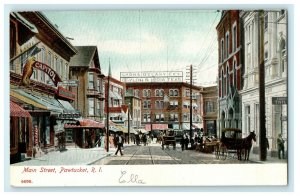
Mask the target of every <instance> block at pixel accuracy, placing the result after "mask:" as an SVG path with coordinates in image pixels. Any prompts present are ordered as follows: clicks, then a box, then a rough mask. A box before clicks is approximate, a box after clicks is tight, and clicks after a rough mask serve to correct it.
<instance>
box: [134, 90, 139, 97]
mask: <svg viewBox="0 0 300 196" xmlns="http://www.w3.org/2000/svg"><path fill="white" fill-rule="evenodd" d="M139 94H140V91H139V90H138V89H136V90H134V96H136V97H140V95H139Z"/></svg>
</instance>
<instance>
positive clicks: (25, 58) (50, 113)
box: [10, 12, 80, 162]
mask: <svg viewBox="0 0 300 196" xmlns="http://www.w3.org/2000/svg"><path fill="white" fill-rule="evenodd" d="M54 42H55V43H56V44H53V43H54ZM76 53H77V51H76V49H75V48H74V47H73V46H72V44H71V43H70V42H69V41H68V40H67V39H66V38H65V36H63V35H62V34H61V33H60V32H59V30H58V29H57V28H56V27H55V26H54V25H52V24H51V23H50V22H49V20H48V19H47V18H46V17H45V16H44V15H43V14H42V13H41V12H12V13H10V101H11V102H13V103H12V104H11V106H12V107H13V108H14V111H16V110H21V109H23V110H25V111H26V112H24V111H23V114H24V115H23V117H24V118H27V119H26V120H25V119H20V120H16V119H15V118H12V119H13V120H12V121H11V132H10V138H11V140H10V143H11V162H16V161H20V154H21V153H26V155H27V156H32V155H33V154H32V153H33V146H35V147H38V149H41V150H42V152H47V151H49V150H53V149H54V147H56V146H57V144H58V140H57V137H56V136H57V134H59V133H60V132H63V131H64V121H65V120H68V119H74V116H80V114H79V113H78V112H77V111H76V110H75V109H74V108H73V107H72V106H71V104H70V102H71V101H74V100H75V95H73V94H72V92H70V91H69V90H68V89H67V87H66V86H63V85H60V84H59V83H60V82H62V81H64V80H68V79H69V61H70V58H71V57H72V56H73V55H75V54H76ZM16 104H17V106H19V107H16ZM28 113H29V114H30V117H29V116H28ZM11 115H12V114H11ZM15 117H16V116H15ZM32 137H33V138H32ZM41 154H42V153H41Z"/></svg>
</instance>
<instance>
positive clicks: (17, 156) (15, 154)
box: [10, 101, 32, 163]
mask: <svg viewBox="0 0 300 196" xmlns="http://www.w3.org/2000/svg"><path fill="white" fill-rule="evenodd" d="M22 154H24V155H25V154H26V155H27V156H29V157H31V156H32V120H31V116H30V114H29V113H28V112H27V111H26V110H24V109H23V108H22V107H20V106H19V105H18V104H17V103H15V102H13V101H10V163H16V162H20V161H21V160H22Z"/></svg>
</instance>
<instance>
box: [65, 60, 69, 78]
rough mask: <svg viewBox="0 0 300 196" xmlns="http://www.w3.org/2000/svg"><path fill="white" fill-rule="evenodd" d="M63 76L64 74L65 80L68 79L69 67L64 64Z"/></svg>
mask: <svg viewBox="0 0 300 196" xmlns="http://www.w3.org/2000/svg"><path fill="white" fill-rule="evenodd" d="M65 74H66V80H68V79H69V65H68V63H66V64H65Z"/></svg>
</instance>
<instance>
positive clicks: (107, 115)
mask: <svg viewBox="0 0 300 196" xmlns="http://www.w3.org/2000/svg"><path fill="white" fill-rule="evenodd" d="M109 77H111V68H110V60H109V68H108V76H107V95H106V97H107V98H106V99H107V102H106V108H107V111H106V146H107V148H106V152H109V92H110V90H109V85H110V84H109Z"/></svg>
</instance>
